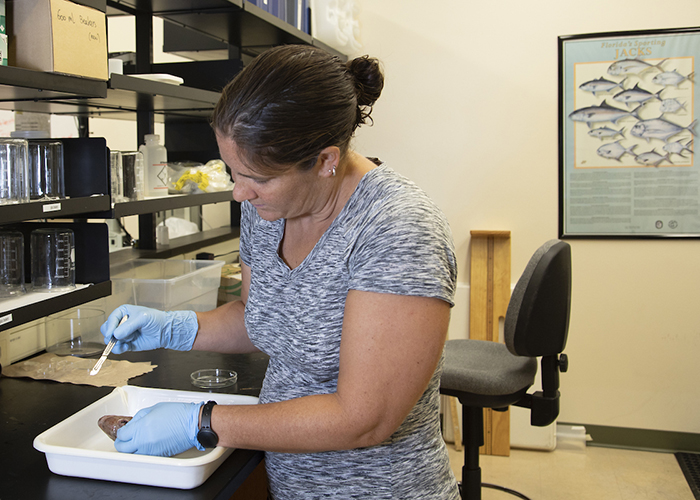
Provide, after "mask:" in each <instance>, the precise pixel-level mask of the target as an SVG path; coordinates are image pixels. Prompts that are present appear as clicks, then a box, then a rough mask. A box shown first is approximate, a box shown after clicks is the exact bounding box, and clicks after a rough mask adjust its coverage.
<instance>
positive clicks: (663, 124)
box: [631, 117, 697, 142]
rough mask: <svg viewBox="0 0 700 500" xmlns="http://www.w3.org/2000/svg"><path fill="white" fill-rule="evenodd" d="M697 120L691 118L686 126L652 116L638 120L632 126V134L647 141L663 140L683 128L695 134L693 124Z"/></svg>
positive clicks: (681, 130)
mask: <svg viewBox="0 0 700 500" xmlns="http://www.w3.org/2000/svg"><path fill="white" fill-rule="evenodd" d="M696 123H697V120H693V123H691V124H690V125H688V126H687V127H681V126H680V125H676V124H675V123H672V122H670V121H668V120H664V119H663V118H661V117H659V118H652V119H651V120H640V121H638V122H637V123H636V124H635V125H634V127H632V131H631V132H632V135H633V136H635V137H639V138H641V139H646V141H647V142H649V141H650V140H651V139H661V140H662V141H664V142H668V140H669V139H670V138H671V137H673V136H674V135H677V134H680V133H681V132H683V131H684V130H687V131H688V132H690V133H691V134H693V135H696V134H695V130H694V129H695V124H696Z"/></svg>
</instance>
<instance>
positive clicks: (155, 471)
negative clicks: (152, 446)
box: [34, 385, 258, 489]
mask: <svg viewBox="0 0 700 500" xmlns="http://www.w3.org/2000/svg"><path fill="white" fill-rule="evenodd" d="M210 399H213V400H215V401H216V402H217V403H219V404H257V402H258V398H256V397H253V396H241V395H234V394H210V393H204V392H189V391H172V390H167V389H150V388H145V387H136V386H131V385H127V386H122V387H117V388H116V389H115V390H114V391H112V392H111V393H110V394H108V395H107V396H105V397H103V398H102V399H99V400H97V401H95V402H94V403H92V404H91V405H89V406H87V407H85V408H83V409H82V410H80V411H79V412H77V413H75V414H73V415H72V416H70V417H68V418H67V419H65V420H63V421H62V422H59V423H58V424H56V425H54V426H53V427H51V428H50V429H48V430H46V431H44V432H42V433H41V434H39V435H38V436H37V437H36V438H35V439H34V448H36V449H37V450H39V451H41V452H43V453H45V454H46V462H47V463H48V466H49V469H50V470H51V472H53V473H54V474H60V475H63V476H75V477H86V478H90V479H104V480H107V481H118V482H122V483H134V484H145V485H149V486H163V487H167V488H180V489H190V488H196V487H197V486H199V485H200V484H202V483H203V482H204V481H206V480H207V478H208V477H209V476H210V475H211V474H212V473H213V472H214V471H215V470H216V469H217V467H219V465H221V464H222V463H223V461H224V460H226V458H227V457H228V456H229V455H230V454H231V452H232V451H233V450H232V449H230V448H223V447H221V446H217V447H216V448H214V449H208V450H206V451H198V450H197V449H195V448H192V449H191V450H188V451H186V452H184V453H181V454H179V455H176V456H174V457H153V456H149V455H132V454H128V453H119V452H118V451H117V450H116V449H115V448H114V442H113V441H112V440H111V439H110V438H109V437H108V436H107V435H106V434H105V433H104V432H102V429H100V428H99V426H98V425H97V420H98V419H99V418H100V417H101V416H103V415H131V416H133V415H134V414H135V413H136V412H137V411H138V410H140V409H141V408H146V407H149V406H152V405H154V404H156V403H160V402H162V401H177V402H184V403H198V402H200V401H207V400H210Z"/></svg>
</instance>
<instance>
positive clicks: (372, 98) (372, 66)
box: [347, 56, 384, 127]
mask: <svg viewBox="0 0 700 500" xmlns="http://www.w3.org/2000/svg"><path fill="white" fill-rule="evenodd" d="M347 68H348V71H349V72H350V73H351V74H352V75H353V77H354V79H355V92H356V94H357V106H358V110H357V123H356V125H355V126H356V127H357V126H358V125H361V124H363V123H366V121H367V119H368V118H369V117H370V114H371V113H372V106H373V105H374V103H375V102H376V101H377V99H379V96H380V95H381V94H382V89H383V88H384V74H383V72H382V69H381V67H380V65H379V60H377V59H375V58H373V57H369V56H361V57H356V58H355V59H353V60H351V61H348V62H347ZM366 108H369V109H366Z"/></svg>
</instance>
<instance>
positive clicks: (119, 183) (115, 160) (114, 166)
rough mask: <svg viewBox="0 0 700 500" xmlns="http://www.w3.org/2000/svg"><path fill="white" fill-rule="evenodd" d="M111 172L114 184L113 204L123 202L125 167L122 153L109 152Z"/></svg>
mask: <svg viewBox="0 0 700 500" xmlns="http://www.w3.org/2000/svg"><path fill="white" fill-rule="evenodd" d="M109 170H110V173H111V180H112V182H111V184H112V203H119V202H121V201H123V193H124V186H123V180H122V177H123V167H122V153H121V151H110V152H109Z"/></svg>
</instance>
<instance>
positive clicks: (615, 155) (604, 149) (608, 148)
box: [596, 139, 637, 161]
mask: <svg viewBox="0 0 700 500" xmlns="http://www.w3.org/2000/svg"><path fill="white" fill-rule="evenodd" d="M620 142H622V139H620V140H619V141H615V142H611V143H610V144H603V145H602V146H601V147H599V148H598V149H597V150H596V153H598V155H599V156H602V157H603V158H608V159H609V160H617V161H620V158H622V155H625V154H628V155H632V156H634V148H636V147H637V145H636V144H632V145H631V146H630V147H629V148H626V147H624V146H623V145H622V144H620Z"/></svg>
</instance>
